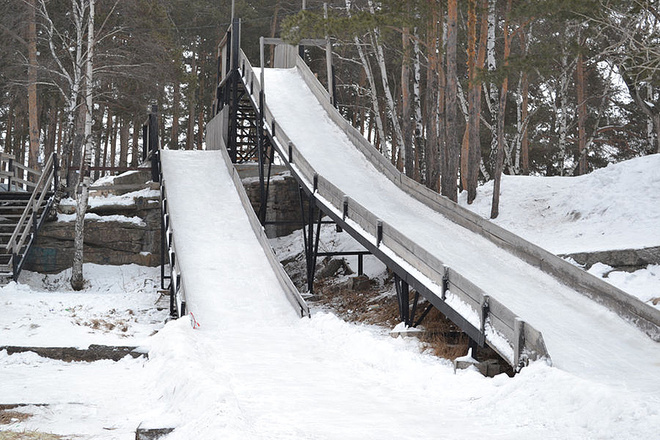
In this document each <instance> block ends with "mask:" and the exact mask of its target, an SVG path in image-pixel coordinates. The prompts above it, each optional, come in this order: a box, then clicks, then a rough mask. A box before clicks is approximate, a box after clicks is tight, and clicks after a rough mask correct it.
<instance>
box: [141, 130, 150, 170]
mask: <svg viewBox="0 0 660 440" xmlns="http://www.w3.org/2000/svg"><path fill="white" fill-rule="evenodd" d="M148 155H149V123H148V122H145V123H144V124H142V162H143V163H144V162H146V161H147V156H148Z"/></svg>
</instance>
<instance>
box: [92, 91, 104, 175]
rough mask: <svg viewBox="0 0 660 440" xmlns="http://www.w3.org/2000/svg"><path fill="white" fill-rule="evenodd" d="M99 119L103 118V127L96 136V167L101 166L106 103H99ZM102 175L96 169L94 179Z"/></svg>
mask: <svg viewBox="0 0 660 440" xmlns="http://www.w3.org/2000/svg"><path fill="white" fill-rule="evenodd" d="M98 115H99V119H100V120H101V124H100V125H101V127H100V128H99V131H98V135H97V138H96V145H94V167H97V168H98V167H100V166H101V142H102V138H103V116H104V115H105V105H104V104H100V105H99V112H98ZM101 175H102V173H101V171H99V170H96V171H94V175H93V179H94V180H98V179H99V177H100V176H101Z"/></svg>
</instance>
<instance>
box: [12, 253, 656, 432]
mask: <svg viewBox="0 0 660 440" xmlns="http://www.w3.org/2000/svg"><path fill="white" fill-rule="evenodd" d="M85 273H86V276H87V277H88V278H89V280H90V283H91V286H90V287H88V289H87V290H86V291H84V292H83V293H81V294H80V295H81V296H82V295H88V296H89V297H90V298H89V301H90V303H93V302H94V299H93V298H94V297H96V298H97V301H98V305H99V307H98V309H100V310H105V307H106V306H105V305H104V304H106V299H110V298H108V296H110V297H112V298H113V300H112V301H109V302H110V303H112V304H114V305H115V307H116V308H117V309H120V308H122V307H128V306H129V304H130V306H133V303H131V302H130V301H129V299H131V298H132V300H133V301H135V300H136V299H137V300H138V303H142V302H144V303H147V304H148V303H151V301H155V297H156V292H155V287H154V284H155V281H156V280H157V273H158V269H157V268H156V269H147V268H139V267H137V266H122V267H114V268H113V267H104V266H94V265H86V266H85ZM67 276H68V274H66V273H63V274H60V275H58V276H48V277H44V276H40V275H38V274H28V276H27V277H26V279H25V281H23V282H21V283H20V285H21V286H23V290H24V291H25V292H32V291H41V292H42V293H44V294H46V293H48V294H50V295H52V300H53V303H54V304H57V302H58V301H62V300H66V301H67V302H69V303H72V304H73V303H75V302H76V301H78V300H80V298H81V296H78V297H75V298H74V297H67V296H66V295H71V294H74V293H73V292H70V291H69V292H66V291H63V290H66V288H65V284H64V283H65V281H66V278H67ZM145 278H146V279H150V280H152V281H149V283H147V287H146V288H145V283H144V279H145ZM16 286H18V285H12V286H10V288H9V289H7V288H5V289H3V290H2V291H0V295H2V296H1V298H2V300H3V301H4V299H5V298H4V296H5V294H6V293H7V292H5V290H9V291H10V292H14V291H15V290H16ZM141 289H142V290H143V291H141ZM122 290H123V292H122ZM74 295H75V294H74ZM143 295H144V298H142V296H143ZM232 295H233V292H225V293H224V294H223V295H219V296H220V297H219V298H218V300H219V301H220V302H222V303H223V304H227V302H230V303H231V302H232V301H233V300H232V299H231V296H232ZM122 298H124V300H126V301H127V302H126V303H123V302H122V301H123V300H122ZM145 305H146V304H145ZM251 306H252V307H251V308H252V309H254V310H250V308H242V309H241V308H238V309H237V308H234V307H220V308H219V309H220V310H224V312H223V314H222V315H221V320H222V321H227V322H226V324H224V325H220V326H216V327H215V328H214V329H212V330H211V329H210V328H207V327H201V328H200V329H196V330H193V328H192V326H191V325H190V320H189V319H188V318H182V319H179V320H177V321H172V322H169V323H168V324H166V325H165V326H164V328H162V330H161V331H160V332H159V333H158V334H156V335H155V336H153V337H151V338H149V340H148V343H147V346H148V347H149V359H148V360H146V359H143V358H141V359H131V358H125V359H123V360H122V361H120V362H117V363H113V362H110V361H99V362H94V363H89V364H88V363H78V362H74V363H64V362H61V361H55V360H48V359H43V358H39V357H37V356H36V355H34V354H30V353H23V354H15V355H11V356H8V355H6V353H5V352H0V365H2V368H1V369H0V382H1V383H2V384H3V392H2V394H1V396H0V403H17V402H20V403H37V404H43V403H46V404H49V405H48V406H27V407H23V408H20V409H17V410H18V411H25V412H30V413H32V414H34V415H33V417H31V418H29V419H27V420H26V421H24V422H20V423H13V424H10V425H0V431H1V430H8V429H11V430H14V431H18V432H21V431H23V430H39V431H42V432H53V433H60V434H63V435H68V436H73V435H75V438H81V439H92V438H93V439H125V438H132V437H133V435H132V432H134V430H135V429H136V428H137V426H138V425H140V424H142V423H144V424H146V425H147V426H152V427H175V428H176V430H175V431H174V432H173V433H172V434H170V435H169V436H168V437H166V438H167V440H172V439H186V440H187V439H190V438H203V439H227V438H229V439H245V438H249V439H264V440H265V439H293V438H295V439H337V438H346V439H353V438H355V439H357V438H359V439H383V438H392V436H393V435H394V433H409V434H410V436H412V437H415V438H420V439H434V438H438V435H439V434H438V433H442V436H446V437H448V438H455V439H473V438H494V439H509V438H541V437H543V438H557V439H560V438H561V439H582V438H599V439H637V438H654V436H655V435H656V434H657V431H656V429H657V426H658V423H660V411H659V408H660V406H659V403H660V402H659V398H658V396H657V395H655V396H644V395H640V394H639V393H635V392H632V391H630V390H620V389H616V388H612V387H610V386H607V385H603V384H600V383H598V382H595V381H591V380H587V379H581V378H579V377H576V376H575V375H572V374H569V373H566V372H564V371H562V370H560V369H557V368H551V367H548V366H547V365H545V364H544V363H537V364H532V365H530V366H529V367H527V368H525V369H523V371H522V372H521V373H520V374H519V375H517V376H516V377H515V378H509V377H506V376H498V377H495V378H493V379H489V378H485V377H483V376H481V375H480V374H479V373H477V372H475V371H473V370H459V371H457V372H456V373H454V370H453V366H452V365H451V363H450V362H448V361H445V360H442V359H439V358H436V357H434V356H432V355H430V354H427V353H425V352H420V349H421V348H420V346H419V344H418V343H417V342H416V340H415V339H410V338H406V339H403V338H398V339H392V338H390V337H389V336H387V334H386V333H384V332H382V331H381V330H379V329H376V328H374V327H371V326H365V325H354V324H349V323H346V322H343V321H341V320H340V319H338V318H337V317H335V316H334V315H332V314H329V313H325V312H317V313H315V314H313V316H312V318H311V319H297V318H292V315H293V314H292V313H291V312H290V311H289V310H283V309H280V308H278V307H274V308H273V307H271V301H264V303H262V304H259V303H253V304H251ZM287 306H288V304H287ZM12 307H14V305H12V306H11V307H4V308H3V309H5V310H3V312H6V313H7V314H9V315H10V316H11V315H15V314H19V313H24V314H28V315H29V314H31V313H33V312H31V311H30V310H26V309H20V308H19V309H15V313H12ZM83 313H85V312H83ZM162 317H163V316H162V315H161V318H162ZM6 318H7V316H3V321H2V322H6ZM40 319H42V321H41V322H42V325H44V326H47V325H50V324H55V323H56V322H57V321H59V320H61V319H62V317H61V316H58V315H52V316H51V315H46V316H43V317H40ZM144 330H145V331H144V332H141V333H146V332H147V331H148V330H147V329H144ZM3 333H6V332H3ZM63 336H64V335H63ZM69 336H70V338H71V340H75V339H77V338H78V337H79V335H77V334H75V333H70V334H69ZM124 342H125V343H127V344H130V343H131V342H133V341H131V340H129V341H124ZM396 435H399V434H396ZM404 438H405V435H404Z"/></svg>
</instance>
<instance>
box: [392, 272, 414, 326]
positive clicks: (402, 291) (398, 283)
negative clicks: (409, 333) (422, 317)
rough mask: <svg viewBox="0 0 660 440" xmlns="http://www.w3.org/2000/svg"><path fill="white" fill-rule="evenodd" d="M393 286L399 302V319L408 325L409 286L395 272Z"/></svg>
mask: <svg viewBox="0 0 660 440" xmlns="http://www.w3.org/2000/svg"><path fill="white" fill-rule="evenodd" d="M394 286H395V287H396V297H397V300H398V302H399V320H400V321H401V322H405V323H406V326H408V327H410V324H411V322H410V286H408V283H407V282H406V281H404V280H402V279H401V278H400V277H399V276H398V275H396V274H395V275H394Z"/></svg>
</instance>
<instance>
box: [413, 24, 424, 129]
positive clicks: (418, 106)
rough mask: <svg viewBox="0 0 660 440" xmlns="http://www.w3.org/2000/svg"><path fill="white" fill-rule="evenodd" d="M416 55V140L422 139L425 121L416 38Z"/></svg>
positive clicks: (414, 98)
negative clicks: (423, 117)
mask: <svg viewBox="0 0 660 440" xmlns="http://www.w3.org/2000/svg"><path fill="white" fill-rule="evenodd" d="M413 33H414V35H415V36H416V37H419V35H418V29H417V28H415V30H414V31H413ZM413 50H414V53H415V63H414V66H413V69H414V73H413V78H414V80H413V105H414V111H415V138H419V139H421V138H422V136H423V133H424V121H423V120H422V91H421V87H420V81H421V78H422V61H421V58H422V55H421V54H422V51H421V49H420V47H419V38H415V44H414V46H413Z"/></svg>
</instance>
